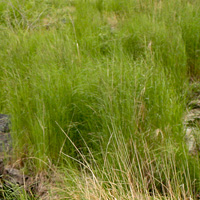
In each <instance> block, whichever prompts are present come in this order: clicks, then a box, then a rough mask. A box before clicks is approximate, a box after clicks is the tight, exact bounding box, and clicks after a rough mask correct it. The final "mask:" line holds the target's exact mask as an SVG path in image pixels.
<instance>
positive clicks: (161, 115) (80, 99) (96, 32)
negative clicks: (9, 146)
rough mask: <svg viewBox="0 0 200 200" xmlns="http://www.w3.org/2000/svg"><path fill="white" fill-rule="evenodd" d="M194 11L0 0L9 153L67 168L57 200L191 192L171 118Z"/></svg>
mask: <svg viewBox="0 0 200 200" xmlns="http://www.w3.org/2000/svg"><path fill="white" fill-rule="evenodd" d="M199 13H200V6H199V3H198V1H189V0H176V1H172V0H169V1H150V0H145V1H137V0H134V1H131V0H127V1H119V0H108V1H103V0H96V1H95V0H93V1H92V0H88V1H81V0H76V1H75V0H74V1H64V0H60V1H54V0H48V1H47V0H46V1H32V0H28V1H18V0H10V1H8V2H7V1H4V2H2V3H1V4H0V22H1V24H0V30H1V32H0V43H1V49H0V68H1V70H0V112H1V113H8V114H10V115H11V116H12V137H13V147H14V149H15V151H14V152H15V158H16V159H20V158H21V159H24V160H26V161H25V162H24V165H25V166H26V167H27V170H28V169H31V170H32V171H34V172H38V171H41V170H45V169H46V168H47V166H46V165H44V162H46V163H51V164H52V165H56V166H59V167H61V166H62V169H63V168H64V171H67V169H70V171H71V176H72V174H73V176H72V178H70V176H69V174H70V173H69V174H67V173H65V172H64V174H65V175H64V176H62V177H63V180H58V182H59V181H61V182H62V184H63V183H64V185H65V186H66V188H68V189H66V190H62V189H60V192H61V194H60V195H61V197H60V198H61V199H62V198H64V197H62V195H64V196H65V197H66V196H68V197H69V198H70V199H114V197H115V198H116V199H134V198H136V199H137V198H139V199H141V198H142V197H139V196H138V197H137V195H144V196H145V197H144V199H145V198H146V199H148V198H149V199H150V195H153V196H155V197H158V198H159V199H162V198H166V199H168V198H169V199H180V198H186V197H189V196H191V197H192V196H193V195H194V196H195V195H196V194H197V193H198V192H199V189H200V188H199V178H200V177H199V161H198V158H196V157H192V156H191V155H189V154H188V152H187V148H186V147H185V144H184V127H183V115H184V112H185V109H186V102H187V93H188V91H189V80H198V78H199V76H200V70H199V67H200V59H199V52H200V24H199V17H200V14H199ZM66 134H67V137H66ZM68 137H69V138H70V139H69V138H68ZM70 140H71V141H70ZM84 141H85V142H84ZM73 144H74V145H73ZM74 147H76V148H77V149H78V151H77V149H76V148H74ZM64 155H65V156H64ZM66 155H67V157H66ZM69 156H70V158H69ZM30 158H37V159H34V160H31V159H30ZM72 158H73V159H72ZM76 160H78V161H79V162H81V163H82V164H81V165H79V164H80V163H79V164H78V163H77V162H76ZM84 166H85V167H84ZM88 168H89V169H88ZM112 169H114V170H112ZM58 171H59V170H58ZM80 172H82V173H83V174H81V173H80ZM91 173H92V174H93V175H94V176H95V177H96V178H95V179H93V178H94V177H93V178H92V177H91ZM61 174H63V172H61ZM87 177H89V179H90V180H89V182H87V181H86V180H87ZM69 179H70V180H69ZM85 181H86V182H85ZM87 184H88V185H87ZM87 186H88V187H87ZM90 186H91V188H90ZM62 187H63V186H62ZM86 187H87V189H86ZM70 188H75V192H74V193H73V194H72V193H71V189H70ZM80 188H81V189H82V190H81V191H82V193H81V194H80V195H81V196H77V194H76V191H78V190H79V189H80ZM98 191H99V192H100V193H99V192H98ZM101 192H102V193H101ZM70 195H71V196H70ZM184 195H185V196H184ZM134 196H135V197H134ZM52 198H53V197H52Z"/></svg>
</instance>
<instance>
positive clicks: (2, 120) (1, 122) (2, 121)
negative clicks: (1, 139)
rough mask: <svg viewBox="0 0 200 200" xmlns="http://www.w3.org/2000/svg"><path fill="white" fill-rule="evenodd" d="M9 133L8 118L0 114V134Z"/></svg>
mask: <svg viewBox="0 0 200 200" xmlns="http://www.w3.org/2000/svg"><path fill="white" fill-rule="evenodd" d="M9 131H10V118H9V116H8V115H5V114H0V132H2V133H7V132H9Z"/></svg>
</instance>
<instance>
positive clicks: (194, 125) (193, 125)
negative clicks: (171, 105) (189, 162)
mask: <svg viewBox="0 0 200 200" xmlns="http://www.w3.org/2000/svg"><path fill="white" fill-rule="evenodd" d="M192 87H193V88H192V92H191V101H190V102H189V103H188V110H187V113H186V116H185V120H184V125H185V130H186V144H187V146H188V150H189V152H190V153H191V154H197V153H198V152H199V151H200V82H196V83H195V84H194V85H193V86H192Z"/></svg>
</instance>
